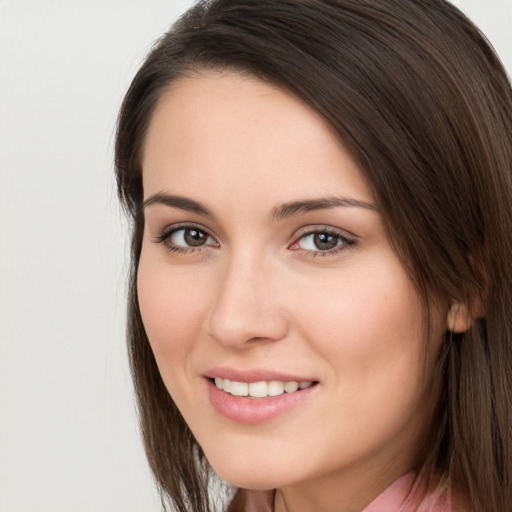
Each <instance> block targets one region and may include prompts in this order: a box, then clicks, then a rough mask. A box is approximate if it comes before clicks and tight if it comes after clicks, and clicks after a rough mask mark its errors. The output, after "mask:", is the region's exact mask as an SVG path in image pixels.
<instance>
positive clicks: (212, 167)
mask: <svg viewBox="0 0 512 512" xmlns="http://www.w3.org/2000/svg"><path fill="white" fill-rule="evenodd" d="M143 180H144V193H145V196H146V197H147V196H148V194H151V193H156V192H159V191H160V190H164V189H167V188H172V191H173V192H174V193H189V189H190V187H196V188H197V189H198V190H200V189H202V188H204V187H205V185H211V186H213V187H222V188H223V189H226V188H229V189H231V190H232V192H233V193H236V192H237V191H239V190H240V189H243V188H246V189H247V188H250V189H251V190H252V191H253V192H260V193H265V195H268V194H269V193H270V190H273V189H275V191H279V190H281V189H283V188H286V189H287V190H288V191H289V190H291V189H292V187H291V185H293V190H294V191H295V192H296V194H299V195H301V194H302V195H304V194H307V195H308V196H311V194H313V195H315V193H318V194H322V195H325V193H326V192H328V193H329V194H335V193H346V192H347V189H350V192H351V193H353V194H356V195H359V196H364V197H361V198H362V199H363V198H366V199H369V192H368V189H367V187H366V186H365V183H364V181H363V179H362V176H361V173H360V171H359V169H358V168H357V166H356V164H355V163H354V161H353V159H352V158H351V157H350V155H349V154H348V153H347V151H346V150H345V148H344V147H343V145H342V144H341V142H340V140H339V137H338V136H337V134H336V133H335V131H334V130H333V129H332V127H331V126H330V125H329V124H328V123H327V122H326V121H325V120H324V118H323V117H322V116H320V115H319V114H318V113H317V112H315V111H314V110H313V109H312V108H311V107H309V106H308V105H306V104H305V103H304V102H303V101H302V100H300V99H299V98H297V97H296V96H295V95H293V94H291V93H289V92H287V91H285V90H284V89H281V88H279V87H277V86H275V85H272V84H269V83H267V82H263V81H261V80H258V79H256V78H253V77H248V76H245V75H240V74H236V73H233V72H224V73H220V72H209V73H205V74H200V75H199V74H198V75H194V76H192V77H186V78H180V79H178V80H176V81H175V82H173V84H172V85H171V87H170V88H169V89H168V90H167V91H166V92H165V93H164V94H163V95H162V97H161V98H160V100H159V102H158V104H157V106H156V109H155V112H154V114H153V117H152V119H151V122H150V125H149V128H148V133H147V137H146V141H145V146H144V152H143ZM262 184H264V187H263V188H262ZM326 187H327V188H331V189H332V190H328V191H326ZM337 187H338V188H339V187H341V188H342V189H344V190H335V189H336V188H337ZM182 189H185V190H182ZM317 189H318V190H317ZM283 199H286V198H283Z"/></svg>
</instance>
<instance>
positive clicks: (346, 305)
mask: <svg viewBox="0 0 512 512" xmlns="http://www.w3.org/2000/svg"><path fill="white" fill-rule="evenodd" d="M143 182H144V197H145V199H146V200H149V198H151V197H154V196H155V194H172V195H173V196H180V197H185V198H189V199H191V200H193V201H196V202H199V203H201V204H202V205H204V206H205V208H206V209H207V210H208V211H209V212H210V214H208V215H205V214H204V212H203V213H201V212H198V211H195V212H192V211H188V210H187V209H184V208H182V207H178V206H169V205H166V204H162V203H160V202H158V201H157V200H154V201H153V202H152V204H148V205H147V206H146V207H145V231H144V239H143V245H142V254H141V259H140V266H139V273H138V293H139V303H140V307H141V313H142V317H143V321H144V325H145V328H146V330H147V334H148V337H149V340H150V343H151V346H152V349H153V352H154V354H155V358H156V361H157V364H158V367H159V369H160V372H161V374H162V377H163V380H164V382H165V384H166V386H167V389H168V390H169V392H170V394H171V396H172V397H173V399H174V401H175V402H176V404H177V406H178V407H179V409H180V411H181V413H182V414H183V416H184V418H185V420H186V421H187V423H188V425H189V426H190V428H191V430H192V432H193V433H194V435H195V437H196V439H197V441H198V442H199V444H200V445H201V446H202V448H203V450H204V452H205V454H206V456H207V458H208V460H209V461H210V463H211V464H212V466H213V468H214V469H215V470H216V471H217V472H218V473H219V474H220V475H221V476H222V477H223V478H224V479H225V480H227V481H229V482H231V483H233V484H234V485H237V486H239V487H244V488H252V489H271V488H277V489H278V491H277V494H276V505H275V509H276V511H278V512H281V511H283V510H288V511H289V512H292V511H293V512H301V511H311V510H322V511H324V512H329V511H336V512H350V511H354V512H355V511H361V510H362V509H363V508H364V507H365V506H366V505H367V504H368V503H370V502H371V501H372V500H373V499H374V498H375V497H376V496H377V495H378V494H379V493H380V492H381V491H383V490H384V489H385V488H386V487H388V486H389V485H390V484H391V483H392V482H393V481H394V480H395V479H396V478H398V477H399V476H401V475H402V474H404V473H406V472H407V471H408V470H409V469H410V468H411V465H412V463H413V462H412V461H413V459H414V456H415V454H416V452H417V450H418V444H419V442H420V438H421V435H422V433H423V431H424V428H425V424H426V422H427V420H428V417H429V414H430V412H431V404H433V403H434V402H435V396H433V395H432V390H433V389H435V386H433V385H432V378H431V377H432V370H433V366H434V363H435V359H436V357H437V355H438V351H439V345H440V341H441V339H442V335H443V333H444V331H445V329H446V327H447V321H448V316H449V314H448V313H449V312H448V308H447V307H444V306H439V307H438V308H436V310H435V311H434V312H433V315H432V328H431V336H432V337H431V339H429V340H425V334H424V328H423V324H422V309H421V305H420V300H419V296H418V294H417V292H416V290H415V289H414V287H413V285H412V283H411V282H410V279H409V278H408V276H407V274H406V272H405V270H404V268H403V266H402V264H401V262H400V261H399V259H398V257H397V255H396V254H395V252H394V251H393V249H392V248H391V245H390V243H389V240H388V238H387V235H386V229H385V226H384V223H383V219H382V217H381V215H380V214H379V211H378V209H377V207H376V205H375V203H374V199H373V197H372V195H371V194H370V191H369V189H368V187H367V185H366V183H365V181H364V179H363V176H362V174H361V172H360V170H359V169H358V168H357V166H356V165H355V163H354V161H353V160H352V158H351V157H350V155H349V154H348V153H347V152H346V151H345V149H344V147H343V146H342V144H341V143H340V141H339V139H338V138H337V137H336V134H335V133H334V132H333V130H332V129H331V128H330V127H329V125H328V124H327V123H326V122H325V121H324V120H323V118H321V117H320V116H319V115H318V114H317V113H316V112H315V111H313V110H312V109H311V108H309V107H308V106H306V105H305V104H304V103H303V102H301V101H300V100H299V99H297V98H296V97H295V96H293V95H291V94H289V93H288V92H286V91H284V90H282V89H279V88H277V87H275V86H272V85H270V84H268V83H264V82H262V81H259V80H257V79H255V78H251V77H247V76H241V75H237V74H235V73H232V72H225V73H214V72H208V73H203V74H197V75H194V76H192V77H187V78H181V79H179V80H177V81H176V82H174V83H173V84H172V86H171V87H170V89H169V90H168V91H166V93H165V94H164V95H163V96H162V98H161V99H160V101H159V103H158V105H157V108H156V110H155V113H154V115H153V118H152V120H151V123H150V126H149V130H148V134H147V138H146V143H145V148H144V155H143ZM326 197H327V198H332V197H342V198H348V199H350V200H356V201H360V202H364V203H365V206H350V205H349V206H346V205H345V206H336V207H325V208H321V209H315V210H311V211H303V210H301V211H299V212H295V213H294V214H290V215H286V216H282V217H280V218H274V217H275V216H274V217H273V213H275V211H276V209H278V208H279V207H280V206H282V205H283V204H287V203H290V202H294V201H303V200H312V199H319V198H326ZM181 206H183V205H181ZM288 213H290V212H288ZM182 223H185V224H187V223H188V224H190V223H193V225H194V226H195V228H196V229H200V230H202V231H203V232H204V233H205V239H204V240H205V243H204V245H201V246H196V247H192V248H191V247H189V246H187V245H186V242H185V240H184V238H183V236H181V235H183V234H184V232H183V231H181V232H179V231H177V232H175V234H174V235H173V236H171V237H168V238H167V239H166V240H165V241H164V242H162V241H159V239H158V237H160V236H161V235H162V233H163V232H167V233H168V232H169V230H170V229H172V228H173V227H174V228H175V229H180V228H182V227H183V226H182ZM166 230H167V231H166ZM326 230H327V231H328V232H332V233H335V235H334V237H335V238H334V240H335V241H336V242H337V243H338V245H337V246H336V247H335V249H334V250H332V251H330V252H327V251H325V250H319V249H318V248H317V246H315V244H314V243H313V242H314V240H313V235H311V234H310V233H311V232H319V233H322V232H325V231H326ZM338 234H339V235H341V238H338ZM343 237H345V238H346V239H349V240H350V241H351V242H350V243H347V242H344V241H343ZM176 247H178V251H179V252H177V251H176V250H173V248H174V249H176ZM450 321H453V319H451V320H450ZM215 366H229V367H232V368H237V369H253V368H267V369H271V370H275V371H280V372H287V373H291V374H296V375H300V376H302V375H304V376H308V377H313V378H314V379H315V380H317V381H318V382H319V383H318V385H317V386H316V387H315V389H314V392H312V393H311V394H310V395H309V397H308V399H306V400H304V401H302V402H301V403H300V404H299V405H298V406H297V407H295V408H293V409H292V410H290V411H288V412H286V413H284V414H282V415H280V416H278V417H277V418H275V419H273V420H271V421H268V422H264V423H262V424H259V425H247V424H241V423H238V422H236V421H232V420H229V419H227V418H225V417H223V416H221V415H220V414H219V413H218V412H217V411H216V410H215V408H214V407H213V406H212V404H211V402H210V400H209V397H208V393H207V392H206V386H205V378H204V373H205V372H206V371H207V370H208V369H209V368H212V367H215Z"/></svg>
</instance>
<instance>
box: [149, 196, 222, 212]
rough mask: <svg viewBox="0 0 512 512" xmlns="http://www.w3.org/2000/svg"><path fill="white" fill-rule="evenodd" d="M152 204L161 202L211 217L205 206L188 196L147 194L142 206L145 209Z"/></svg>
mask: <svg viewBox="0 0 512 512" xmlns="http://www.w3.org/2000/svg"><path fill="white" fill-rule="evenodd" d="M154 204H163V205H165V206H170V207H171V208H179V209H180V210H186V211H187V212H192V213H197V214H198V215H204V216H207V217H213V213H212V212H211V210H209V209H208V208H207V207H206V206H204V205H203V204H201V203H199V202H198V201H194V200H193V199H189V198H188V197H183V196H175V195H171V194H165V193H164V192H157V193H156V194H153V195H152V196H149V197H148V198H147V199H146V200H145V201H144V202H143V203H142V208H143V209H145V208H147V207H148V206H152V205H154Z"/></svg>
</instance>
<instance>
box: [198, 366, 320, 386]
mask: <svg viewBox="0 0 512 512" xmlns="http://www.w3.org/2000/svg"><path fill="white" fill-rule="evenodd" d="M204 376H205V377H206V378H208V379H214V378H215V377H220V378H221V379H229V380H236V381H237V382H248V383H250V382H261V381H263V380H264V381H270V380H280V381H282V382H292V381H295V382H313V381H318V379H315V378H314V377H307V376H306V377H305V376H304V375H302V376H300V375H292V374H289V373H282V372H275V371H272V370H265V369H258V368H254V369H248V370H240V369H234V368H228V367H217V368H211V369H210V370H208V371H207V372H205V373H204Z"/></svg>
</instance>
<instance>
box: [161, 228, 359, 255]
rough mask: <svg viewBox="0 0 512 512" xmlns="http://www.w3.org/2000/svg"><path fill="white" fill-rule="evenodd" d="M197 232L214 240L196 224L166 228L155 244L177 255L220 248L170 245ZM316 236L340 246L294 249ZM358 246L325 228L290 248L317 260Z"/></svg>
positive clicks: (307, 233)
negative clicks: (174, 238)
mask: <svg viewBox="0 0 512 512" xmlns="http://www.w3.org/2000/svg"><path fill="white" fill-rule="evenodd" d="M194 229H195V230H196V231H198V232H200V233H202V234H203V235H204V236H206V237H207V241H208V238H212V239H214V238H213V236H212V235H210V233H209V232H208V231H207V230H206V229H204V228H203V227H201V226H198V225H195V224H181V225H177V226H172V227H170V228H166V229H165V230H164V231H163V232H162V233H161V234H160V235H158V236H156V237H155V240H154V242H155V243H158V244H164V245H165V246H166V249H167V250H168V251H170V252H173V253H176V254H189V253H196V254H198V253H199V252H202V251H203V250H205V249H206V248H207V247H212V246H213V247H218V246H219V244H218V242H216V241H215V245H213V244H208V243H205V244H204V245H201V246H197V247H191V246H188V247H187V246H182V245H176V244H171V243H168V240H169V239H170V238H171V237H172V236H173V235H175V234H176V233H178V232H179V231H187V230H194ZM314 235H328V236H332V237H335V238H336V239H337V240H338V244H337V245H336V246H335V247H333V248H332V249H326V250H321V249H318V250H311V249H301V248H300V247H297V248H294V247H295V246H298V244H299V242H300V241H301V240H305V239H306V238H307V237H310V236H314ZM355 245H356V241H355V240H354V239H353V238H348V237H347V236H346V235H343V234H341V233H340V232H339V231H336V230H334V229H333V228H330V227H327V226H325V227H323V228H316V229H309V230H307V231H304V232H303V233H301V234H300V235H299V236H298V237H297V238H296V241H295V242H293V243H292V244H291V245H290V246H289V249H290V250H294V251H297V252H299V253H300V254H301V255H304V256H306V257H310V258H316V257H318V256H321V257H326V256H332V255H335V254H337V253H339V252H341V251H344V250H347V249H350V248H352V247H353V246H355Z"/></svg>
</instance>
